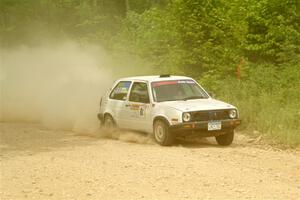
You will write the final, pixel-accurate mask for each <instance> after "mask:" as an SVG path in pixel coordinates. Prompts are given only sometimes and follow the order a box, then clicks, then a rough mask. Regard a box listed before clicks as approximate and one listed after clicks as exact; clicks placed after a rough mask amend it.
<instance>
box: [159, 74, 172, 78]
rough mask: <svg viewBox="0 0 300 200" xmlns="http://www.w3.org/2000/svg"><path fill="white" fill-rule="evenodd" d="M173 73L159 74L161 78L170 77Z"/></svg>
mask: <svg viewBox="0 0 300 200" xmlns="http://www.w3.org/2000/svg"><path fill="white" fill-rule="evenodd" d="M170 76H171V75H170V74H161V75H160V76H159V78H166V77H170Z"/></svg>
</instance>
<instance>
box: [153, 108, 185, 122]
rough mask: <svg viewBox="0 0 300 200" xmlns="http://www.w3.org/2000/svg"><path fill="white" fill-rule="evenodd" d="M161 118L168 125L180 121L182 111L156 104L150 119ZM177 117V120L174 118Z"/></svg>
mask: <svg viewBox="0 0 300 200" xmlns="http://www.w3.org/2000/svg"><path fill="white" fill-rule="evenodd" d="M157 119H163V120H164V121H165V122H166V123H167V124H168V125H173V124H174V123H181V122H182V112H181V111H179V110H177V109H174V108H172V107H169V106H167V107H166V106H160V105H158V106H157V108H156V109H155V111H154V115H153V118H152V121H153V123H154V121H155V120H157ZM175 119H177V121H176V120H175Z"/></svg>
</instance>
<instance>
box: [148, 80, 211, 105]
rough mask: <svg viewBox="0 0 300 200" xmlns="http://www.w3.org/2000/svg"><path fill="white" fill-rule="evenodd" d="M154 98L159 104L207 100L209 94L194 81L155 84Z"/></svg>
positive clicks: (153, 84)
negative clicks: (163, 102)
mask: <svg viewBox="0 0 300 200" xmlns="http://www.w3.org/2000/svg"><path fill="white" fill-rule="evenodd" d="M151 86H152V93H153V98H154V100H155V101H157V102H162V101H177V100H185V101H186V100H189V99H207V98H208V97H209V96H208V95H207V93H206V92H205V91H204V90H203V89H202V88H201V87H199V85H198V84H197V83H195V82H194V81H193V80H175V81H158V82H153V83H152V84H151Z"/></svg>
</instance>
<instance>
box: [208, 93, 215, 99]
mask: <svg viewBox="0 0 300 200" xmlns="http://www.w3.org/2000/svg"><path fill="white" fill-rule="evenodd" d="M208 94H209V96H211V98H213V99H214V98H216V94H215V93H214V92H212V91H208Z"/></svg>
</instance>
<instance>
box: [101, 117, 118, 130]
mask: <svg viewBox="0 0 300 200" xmlns="http://www.w3.org/2000/svg"><path fill="white" fill-rule="evenodd" d="M103 126H104V128H107V129H113V128H115V127H116V123H115V121H114V119H113V118H112V116H111V115H109V114H106V115H105V116H104V120H103Z"/></svg>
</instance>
